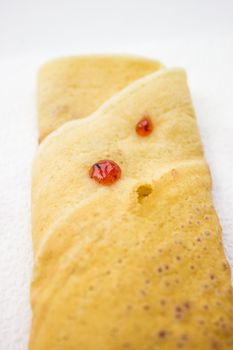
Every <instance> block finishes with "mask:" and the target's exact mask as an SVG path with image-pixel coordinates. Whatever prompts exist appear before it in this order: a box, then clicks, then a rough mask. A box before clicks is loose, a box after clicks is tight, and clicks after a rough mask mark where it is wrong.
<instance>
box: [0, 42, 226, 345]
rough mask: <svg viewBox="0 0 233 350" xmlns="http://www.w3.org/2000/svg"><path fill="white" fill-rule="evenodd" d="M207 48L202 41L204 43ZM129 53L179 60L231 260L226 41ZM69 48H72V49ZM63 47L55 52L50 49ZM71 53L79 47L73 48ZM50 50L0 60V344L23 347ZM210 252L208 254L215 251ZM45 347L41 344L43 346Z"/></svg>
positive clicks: (170, 44)
mask: <svg viewBox="0 0 233 350" xmlns="http://www.w3.org/2000/svg"><path fill="white" fill-rule="evenodd" d="M206 48H208V49H206ZM130 51H131V52H132V53H134V52H135V53H137V54H143V55H149V56H151V57H152V58H153V57H154V58H159V59H161V61H162V62H164V63H165V64H167V65H168V66H181V67H184V68H185V69H186V70H187V72H188V76H189V85H190V89H191V93H192V96H193V101H194V105H195V109H196V114H197V118H198V123H199V127H200V131H201V135H202V140H203V143H204V146H205V152H206V157H207V159H208V162H209V165H210V168H211V171H212V175H213V184H214V199H215V204H216V208H217V211H218V213H219V216H220V219H221V223H222V226H223V238H224V244H225V249H226V252H227V255H228V257H229V259H230V261H231V265H232V266H233V155H232V153H233V115H232V91H233V71H232V62H233V52H232V50H231V48H230V45H228V41H227V40H225V41H224V42H222V41H221V42H220V41H219V42H216V43H211V44H210V43H209V41H208V40H206V41H205V40H202V41H201V42H199V40H198V41H196V43H195V45H194V42H192V43H191V42H186V43H185V45H184V43H183V42H179V41H177V42H174V41H172V42H162V41H161V42H157V43H156V50H155V47H153V45H152V44H150V45H148V43H147V44H145V45H144V47H143V46H142V47H141V48H140V50H139V49H137V48H136V47H135V48H133V47H132V48H131V50H130ZM73 52H75V51H73ZM60 53H61V52H60V51H57V52H53V56H56V55H59V54H60ZM75 53H77V51H76V52H75ZM47 58H48V57H45V56H44V57H34V56H31V57H28V56H27V57H21V58H18V59H11V60H9V59H7V60H6V59H5V60H3V59H2V60H0V120H1V124H0V125H1V127H0V191H1V192H0V228H1V229H0V350H26V348H27V341H28V334H29V324H30V306H29V282H30V275H31V267H32V253H31V233H30V173H31V163H32V159H33V156H34V153H35V151H36V144H37V128H36V113H35V79H36V73H37V69H38V66H39V65H40V64H41V63H43V62H44V61H45V60H47ZM213 259H214V256H213ZM41 350H45V349H41Z"/></svg>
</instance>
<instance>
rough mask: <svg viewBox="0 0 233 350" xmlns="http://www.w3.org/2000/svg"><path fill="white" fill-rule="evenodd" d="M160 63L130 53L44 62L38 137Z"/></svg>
mask: <svg viewBox="0 0 233 350" xmlns="http://www.w3.org/2000/svg"><path fill="white" fill-rule="evenodd" d="M161 67H162V65H161V63H159V62H158V61H154V60H149V59H144V58H139V57H130V56H78V57H68V58H62V59H57V60H54V61H51V62H49V63H47V64H45V65H44V66H42V67H41V69H40V71H39V75H38V88H37V89H38V123H39V141H42V140H43V139H44V137H46V136H47V135H48V134H50V133H51V132H52V131H53V130H55V129H57V128H58V127H59V126H61V125H62V124H64V123H65V122H67V121H69V120H73V119H78V118H83V117H86V116H88V115H89V114H91V113H92V112H94V111H95V110H96V109H97V108H98V107H99V106H100V105H102V104H103V103H104V102H105V101H106V100H107V99H109V98H110V97H111V96H112V95H113V94H115V93H116V92H118V91H119V90H121V89H122V88H124V87H125V86H126V85H128V84H129V83H131V82H133V81H134V80H137V79H139V78H141V77H143V76H144V75H147V74H149V73H152V72H154V71H157V70H158V69H160V68H161Z"/></svg>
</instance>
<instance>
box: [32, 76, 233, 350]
mask: <svg viewBox="0 0 233 350" xmlns="http://www.w3.org/2000/svg"><path fill="white" fill-rule="evenodd" d="M144 115H149V116H150V117H151V120H152V122H153V125H154V130H153V132H152V134H151V135H150V136H148V137H144V138H142V137H140V136H138V135H137V134H136V132H135V125H136V123H137V122H138V121H139V120H140V119H141V118H142V117H143V116H144ZM100 159H111V160H113V161H115V162H117V163H118V164H119V165H120V167H121V170H122V178H121V179H120V180H119V181H118V182H116V183H115V184H113V185H112V186H109V187H104V186H101V185H100V184H97V183H96V182H95V181H93V180H92V179H90V178H89V176H88V170H89V168H90V166H91V165H92V164H93V163H95V162H97V161H98V160H100ZM32 216H33V217H32V225H33V243H34V252H35V269H34V279H33V282H32V290H31V297H32V308H33V322H32V331H31V337H30V350H125V349H126V350H176V349H186V350H231V349H232V348H233V295H232V288H231V281H230V270H229V266H228V264H227V261H226V258H225V256H224V251H223V245H222V240H221V227H220V224H219V221H218V218H217V215H216V212H215V210H214V208H213V203H212V198H211V179H210V174H209V170H208V167H207V165H206V162H205V160H204V157H203V150H202V145H201V141H200V136H199V133H198V128H197V124H196V120H195V116H194V111H193V108H192V103H191V99H190V95H189V91H188V87H187V82H186V76H185V73H184V71H183V70H179V69H170V70H167V69H164V70H161V71H160V72H158V73H154V74H152V75H150V76H148V77H145V78H143V79H141V80H139V81H137V82H135V83H133V84H132V85H131V86H129V87H128V88H126V89H125V90H123V91H122V92H120V93H119V94H117V95H115V96H114V97H113V98H112V99H110V100H109V101H108V102H107V103H106V104H105V105H103V106H102V107H101V108H100V109H99V110H97V111H96V112H95V113H94V114H92V115H91V116H90V117H87V118H85V119H81V120H77V121H73V122H69V123H67V124H66V125H64V126H63V127H61V128H60V129H58V130H57V131H55V132H54V133H52V134H51V135H50V136H48V137H47V138H46V140H45V141H44V142H43V143H42V145H41V146H40V147H39V152H38V155H37V157H36V160H35V163H34V168H33V187H32Z"/></svg>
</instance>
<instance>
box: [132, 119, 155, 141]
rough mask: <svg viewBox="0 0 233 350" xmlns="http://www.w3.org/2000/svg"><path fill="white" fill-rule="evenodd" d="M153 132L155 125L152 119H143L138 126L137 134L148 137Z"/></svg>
mask: <svg viewBox="0 0 233 350" xmlns="http://www.w3.org/2000/svg"><path fill="white" fill-rule="evenodd" d="M152 131H153V124H152V121H151V119H150V117H143V118H142V119H141V120H139V122H138V123H137V125H136V132H137V134H138V135H139V136H143V137H144V136H148V135H150V134H151V133H152Z"/></svg>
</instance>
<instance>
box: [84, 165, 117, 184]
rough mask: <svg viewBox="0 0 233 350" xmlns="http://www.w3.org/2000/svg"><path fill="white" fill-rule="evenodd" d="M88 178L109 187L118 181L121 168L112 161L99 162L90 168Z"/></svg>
mask: <svg viewBox="0 0 233 350" xmlns="http://www.w3.org/2000/svg"><path fill="white" fill-rule="evenodd" d="M89 176H90V178H91V179H94V180H95V181H96V182H98V183H100V184H101V185H105V186H109V185H112V184H113V183H114V182H116V181H117V180H119V179H120V177H121V168H120V167H119V165H118V164H116V163H115V162H114V161H113V160H99V161H98V162H97V163H95V164H93V165H92V167H91V168H90V170H89Z"/></svg>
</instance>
